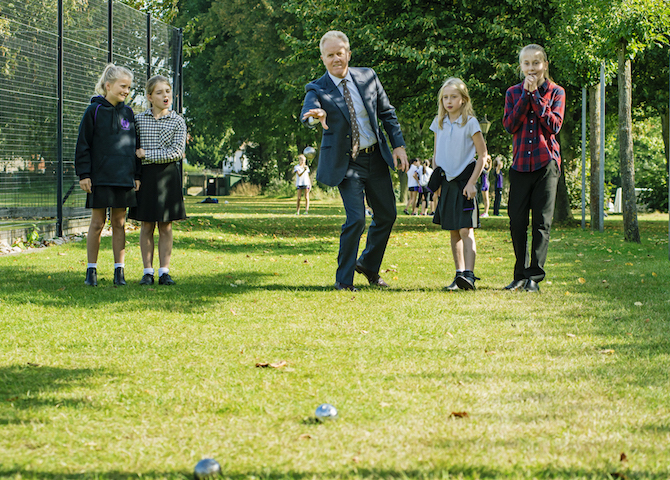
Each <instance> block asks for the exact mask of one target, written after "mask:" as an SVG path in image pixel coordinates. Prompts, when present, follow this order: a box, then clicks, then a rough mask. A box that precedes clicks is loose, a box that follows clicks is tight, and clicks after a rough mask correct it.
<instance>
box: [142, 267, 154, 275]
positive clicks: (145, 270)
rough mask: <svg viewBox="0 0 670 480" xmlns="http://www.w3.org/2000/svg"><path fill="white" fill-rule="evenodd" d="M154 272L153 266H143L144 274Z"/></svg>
mask: <svg viewBox="0 0 670 480" xmlns="http://www.w3.org/2000/svg"><path fill="white" fill-rule="evenodd" d="M153 274H154V269H153V268H145V269H144V275H153Z"/></svg>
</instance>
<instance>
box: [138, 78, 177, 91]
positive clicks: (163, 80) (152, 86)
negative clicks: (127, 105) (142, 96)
mask: <svg viewBox="0 0 670 480" xmlns="http://www.w3.org/2000/svg"><path fill="white" fill-rule="evenodd" d="M159 83H166V84H167V86H168V87H170V88H172V85H170V79H168V78H167V77H164V76H163V75H154V76H153V77H151V78H150V79H149V80H147V83H146V85H145V87H144V90H145V92H146V94H147V95H151V94H152V93H154V89H155V88H156V85H158V84H159Z"/></svg>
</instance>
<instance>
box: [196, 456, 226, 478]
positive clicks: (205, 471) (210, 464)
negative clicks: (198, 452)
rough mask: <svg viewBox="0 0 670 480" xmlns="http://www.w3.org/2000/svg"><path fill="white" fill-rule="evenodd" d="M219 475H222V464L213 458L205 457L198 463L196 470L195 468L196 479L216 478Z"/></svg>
mask: <svg viewBox="0 0 670 480" xmlns="http://www.w3.org/2000/svg"><path fill="white" fill-rule="evenodd" d="M219 475H221V465H219V462H217V461H216V460H214V459H213V458H203V459H202V460H200V461H199V462H198V463H197V464H196V466H195V470H193V478H194V479H195V480H202V479H206V478H216V477H218V476H219Z"/></svg>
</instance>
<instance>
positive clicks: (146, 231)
mask: <svg viewBox="0 0 670 480" xmlns="http://www.w3.org/2000/svg"><path fill="white" fill-rule="evenodd" d="M146 95H147V100H148V101H149V104H150V108H148V109H147V110H145V111H144V112H142V113H140V114H139V115H137V130H138V132H139V138H140V148H139V149H138V150H137V156H138V157H139V158H141V159H142V180H143V181H142V188H140V190H139V191H138V192H137V207H136V208H131V209H130V214H129V217H130V218H132V219H134V220H139V221H141V222H142V228H141V230H140V250H141V252H142V262H143V264H144V273H143V275H142V279H141V280H140V285H153V284H154V266H153V261H154V246H155V244H154V231H155V229H156V225H158V262H159V268H158V284H159V285H174V284H175V281H174V280H173V279H172V277H171V276H170V259H171V257H172V245H173V233H172V222H174V221H175V220H182V219H184V218H186V209H185V208H184V197H183V196H182V186H181V172H180V169H179V166H178V165H177V162H178V161H179V160H181V159H182V158H183V157H184V150H185V148H186V136H187V132H186V122H184V119H183V118H182V117H181V116H180V115H179V114H177V112H175V111H174V110H171V107H172V87H171V86H170V81H169V80H168V79H167V78H166V77H163V76H161V75H156V76H154V77H151V78H150V79H149V80H148V81H147V83H146Z"/></svg>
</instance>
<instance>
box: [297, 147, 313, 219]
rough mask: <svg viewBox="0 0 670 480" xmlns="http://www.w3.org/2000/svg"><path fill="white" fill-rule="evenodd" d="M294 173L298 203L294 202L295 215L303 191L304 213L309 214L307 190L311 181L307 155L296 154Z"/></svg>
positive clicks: (298, 208)
mask: <svg viewBox="0 0 670 480" xmlns="http://www.w3.org/2000/svg"><path fill="white" fill-rule="evenodd" d="M293 173H295V188H296V189H297V190H298V203H297V204H296V211H295V214H296V215H300V197H301V196H302V193H303V192H304V193H305V215H307V214H309V191H310V190H311V189H312V181H311V180H310V179H309V167H308V166H307V157H305V156H304V155H303V154H302V153H301V154H300V155H298V164H297V165H296V166H295V167H293Z"/></svg>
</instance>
